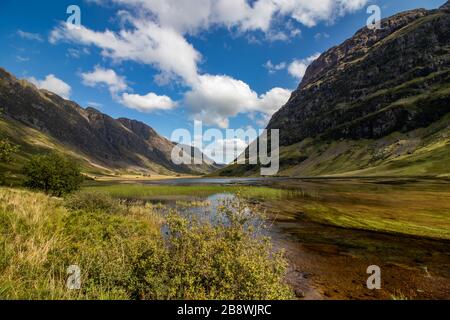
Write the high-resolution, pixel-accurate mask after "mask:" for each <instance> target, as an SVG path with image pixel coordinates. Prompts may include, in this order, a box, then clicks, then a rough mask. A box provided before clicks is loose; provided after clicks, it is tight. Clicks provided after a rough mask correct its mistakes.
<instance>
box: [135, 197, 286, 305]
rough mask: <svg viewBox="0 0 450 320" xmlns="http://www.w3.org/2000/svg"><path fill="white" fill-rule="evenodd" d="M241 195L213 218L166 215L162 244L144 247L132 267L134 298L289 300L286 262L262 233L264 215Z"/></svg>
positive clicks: (176, 214)
mask: <svg viewBox="0 0 450 320" xmlns="http://www.w3.org/2000/svg"><path fill="white" fill-rule="evenodd" d="M259 218H260V216H259V214H258V212H257V211H255V210H252V209H250V208H249V207H248V204H247V203H246V202H245V201H243V200H241V199H233V200H230V201H226V203H224V205H222V206H220V207H219V208H218V212H217V219H216V220H215V221H210V220H207V221H204V220H198V219H193V218H192V217H190V218H189V219H187V218H185V217H183V216H181V215H180V214H178V213H177V212H172V213H171V214H170V215H169V216H168V218H167V226H166V230H167V235H166V239H165V240H166V241H165V244H166V245H165V248H164V249H161V248H158V247H154V248H152V249H151V250H148V251H147V252H146V254H145V255H144V256H143V257H141V258H140V259H139V261H138V263H137V267H136V270H135V276H136V281H135V284H136V285H135V286H136V288H137V289H138V291H137V292H136V293H135V296H136V297H139V298H140V299H175V300H183V299H188V300H199V299H200V300H204V299H206V300H273V299H290V298H292V291H291V289H290V287H289V286H288V285H287V284H286V283H285V281H284V277H285V274H286V270H287V262H286V260H285V259H284V257H283V254H282V253H281V252H278V253H277V252H274V251H273V248H272V245H271V243H270V239H269V238H265V237H263V236H261V235H260V233H259V231H260V228H259V227H258V226H260V225H261V223H262V221H263V220H262V219H259Z"/></svg>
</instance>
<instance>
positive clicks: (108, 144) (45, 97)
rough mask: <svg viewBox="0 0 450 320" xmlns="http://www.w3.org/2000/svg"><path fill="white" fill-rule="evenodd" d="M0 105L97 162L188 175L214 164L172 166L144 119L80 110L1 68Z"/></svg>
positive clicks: (163, 142) (168, 146)
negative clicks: (117, 116)
mask: <svg viewBox="0 0 450 320" xmlns="http://www.w3.org/2000/svg"><path fill="white" fill-rule="evenodd" d="M0 107H2V109H3V113H4V115H5V116H6V119H7V120H8V119H10V120H12V121H16V122H15V123H19V124H20V125H21V128H22V127H23V126H25V127H29V128H33V129H36V130H37V131H39V132H41V133H42V134H44V135H47V136H48V137H50V138H52V139H53V140H54V141H56V142H57V143H59V144H61V145H64V146H67V147H68V148H69V149H70V150H72V152H73V153H75V154H78V155H79V156H80V157H83V158H86V159H87V160H88V161H90V162H92V163H94V164H97V165H99V166H101V167H106V168H111V169H133V170H136V171H145V172H156V173H171V172H177V173H190V174H195V173H207V172H211V171H213V170H215V169H216V168H217V167H216V164H215V163H211V162H208V161H209V159H208V161H206V162H205V163H204V164H203V165H175V164H174V163H173V162H172V161H171V152H172V149H173V147H174V144H173V143H172V142H171V141H169V140H167V139H165V138H164V137H161V136H160V135H158V133H157V132H156V131H155V130H153V129H152V128H151V127H149V126H147V125H146V124H144V123H142V122H139V121H134V120H129V119H118V120H116V119H113V118H111V117H109V116H108V115H106V114H103V113H101V112H99V111H98V110H95V109H93V108H87V109H83V108H82V107H80V106H79V105H77V104H76V103H74V102H72V101H68V100H65V99H62V98H61V97H59V96H57V95H55V94H53V93H51V92H48V91H45V90H38V89H37V88H36V87H35V86H33V85H32V84H30V83H29V82H27V81H25V80H18V79H16V78H15V77H14V76H12V75H11V74H9V73H8V72H6V71H5V70H3V69H1V68H0ZM16 127H17V126H16ZM21 130H22V129H21ZM22 131H23V130H22Z"/></svg>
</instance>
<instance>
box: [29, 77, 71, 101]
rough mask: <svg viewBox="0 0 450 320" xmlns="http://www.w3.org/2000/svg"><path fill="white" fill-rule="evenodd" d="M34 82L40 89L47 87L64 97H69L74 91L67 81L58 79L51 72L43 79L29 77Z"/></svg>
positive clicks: (46, 88)
mask: <svg viewBox="0 0 450 320" xmlns="http://www.w3.org/2000/svg"><path fill="white" fill-rule="evenodd" d="M28 80H29V81H30V82H31V83H32V84H34V85H35V86H36V87H38V88H39V89H45V90H48V91H51V92H53V93H55V94H57V95H59V96H61V97H63V98H64V99H69V98H70V94H71V92H72V88H71V87H70V86H69V85H68V84H67V83H65V82H64V81H63V80H61V79H58V78H57V77H55V75H53V74H49V75H48V76H46V77H45V79H43V80H38V79H36V78H35V77H31V78H29V79H28Z"/></svg>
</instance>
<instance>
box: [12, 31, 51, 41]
mask: <svg viewBox="0 0 450 320" xmlns="http://www.w3.org/2000/svg"><path fill="white" fill-rule="evenodd" d="M17 35H18V36H19V37H21V38H22V39H26V40H34V41H39V42H42V41H44V39H43V38H42V37H41V35H40V34H38V33H31V32H26V31H22V30H17Z"/></svg>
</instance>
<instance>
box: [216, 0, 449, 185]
mask: <svg viewBox="0 0 450 320" xmlns="http://www.w3.org/2000/svg"><path fill="white" fill-rule="evenodd" d="M449 113H450V2H447V3H446V4H445V5H444V6H442V7H441V8H439V9H436V10H430V11H427V10H424V9H418V10H412V11H408V12H403V13H400V14H397V15H395V16H392V17H390V18H387V19H384V20H383V21H382V29H381V30H376V31H375V30H369V29H368V28H363V29H361V30H359V31H358V32H357V33H356V34H355V35H354V36H353V37H352V38H351V39H349V40H347V41H345V42H344V43H342V44H341V45H339V46H336V47H333V48H331V49H330V50H328V51H327V52H325V53H323V54H322V55H321V56H320V57H319V58H318V59H317V60H316V61H314V62H313V63H312V64H311V65H310V66H309V68H308V69H307V71H306V74H305V76H304V78H303V81H302V82H301V84H300V85H299V87H298V89H297V90H296V91H294V92H293V93H292V95H291V98H290V100H289V101H288V102H287V104H286V105H285V106H283V107H282V108H281V109H280V110H279V111H278V112H277V113H276V114H275V115H274V116H273V117H272V119H271V121H270V123H269V125H268V129H279V130H280V143H281V149H280V157H281V159H280V162H281V170H280V175H289V176H323V175H443V176H448V175H450V169H449V166H448V163H449V161H450V120H449V119H450V115H449ZM258 172H259V169H258V168H257V167H254V166H248V165H247V166H236V165H233V166H230V167H227V168H225V169H224V170H222V171H220V172H219V174H221V175H255V174H256V175H257V174H258Z"/></svg>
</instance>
